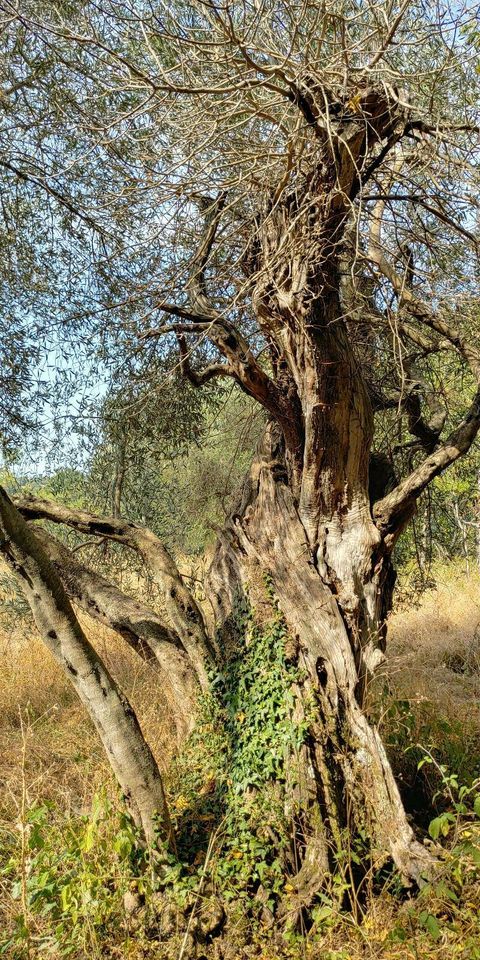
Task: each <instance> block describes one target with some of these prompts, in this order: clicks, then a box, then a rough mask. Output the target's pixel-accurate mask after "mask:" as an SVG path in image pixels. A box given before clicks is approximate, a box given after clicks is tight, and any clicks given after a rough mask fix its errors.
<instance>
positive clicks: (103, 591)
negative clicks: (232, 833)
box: [35, 527, 198, 739]
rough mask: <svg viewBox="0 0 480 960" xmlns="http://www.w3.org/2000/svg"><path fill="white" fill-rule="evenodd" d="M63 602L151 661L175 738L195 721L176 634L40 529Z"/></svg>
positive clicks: (189, 677) (192, 683) (187, 666)
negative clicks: (169, 710)
mask: <svg viewBox="0 0 480 960" xmlns="http://www.w3.org/2000/svg"><path fill="white" fill-rule="evenodd" d="M35 536H36V537H37V539H38V540H40V542H41V544H42V546H43V548H44V550H45V552H46V554H47V556H48V558H49V560H50V562H51V563H52V564H53V565H54V567H55V570H56V571H57V573H58V575H59V577H60V579H61V581H62V584H63V587H64V589H65V591H66V593H67V596H68V597H69V599H70V600H71V601H72V602H73V603H75V604H76V605H77V606H78V607H80V608H81V609H82V610H84V611H85V613H87V614H89V616H91V617H93V618H94V619H95V620H98V621H99V622H100V623H102V624H104V625H105V626H107V627H108V628H109V629H110V630H114V631H115V632H116V633H119V634H120V635H121V636H122V637H123V638H124V640H126V642H127V643H128V644H129V646H131V647H132V649H133V650H135V652H136V653H138V654H139V656H141V657H142V659H144V660H154V661H155V663H156V664H157V665H158V667H159V669H160V671H161V677H162V684H163V692H164V693H165V695H166V699H167V702H168V703H170V704H171V706H172V721H173V722H174V723H175V725H177V727H178V732H179V736H180V739H183V737H184V736H185V735H186V734H187V733H189V732H190V731H191V729H192V727H193V723H194V718H195V703H196V696H197V692H198V682H197V678H196V674H195V670H194V669H193V665H192V663H191V662H190V659H189V657H188V656H187V653H186V651H185V650H184V648H183V646H182V643H181V641H180V639H179V637H178V635H177V634H176V633H175V632H174V631H173V630H172V629H171V628H170V627H168V626H167V625H166V624H165V623H164V622H163V620H162V619H161V617H160V616H159V615H158V614H157V613H156V612H155V610H152V609H151V607H148V606H146V604H144V603H139V602H138V601H137V600H134V599H133V598H132V597H129V596H128V595H127V594H125V593H123V592H122V591H121V590H120V589H119V588H118V587H117V586H116V585H115V584H114V583H111V582H110V581H109V580H107V579H106V578H105V577H103V576H101V575H100V574H99V573H97V572H96V571H93V570H91V569H89V568H88V567H86V566H85V565H84V564H83V563H80V561H79V560H78V558H77V556H76V555H75V554H74V553H72V552H71V551H70V550H68V548H67V547H66V546H65V545H64V544H63V543H60V541H59V540H57V539H56V538H55V537H52V536H51V535H49V534H48V533H47V532H46V531H45V530H44V529H42V528H41V527H37V528H36V529H35Z"/></svg>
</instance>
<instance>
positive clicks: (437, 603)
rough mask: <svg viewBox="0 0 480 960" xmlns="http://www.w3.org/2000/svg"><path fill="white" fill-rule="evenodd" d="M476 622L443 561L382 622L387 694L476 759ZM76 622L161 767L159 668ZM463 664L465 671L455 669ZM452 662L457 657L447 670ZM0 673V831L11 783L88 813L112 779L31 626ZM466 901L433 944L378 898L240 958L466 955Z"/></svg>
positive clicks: (9, 810)
mask: <svg viewBox="0 0 480 960" xmlns="http://www.w3.org/2000/svg"><path fill="white" fill-rule="evenodd" d="M479 623H480V576H478V575H477V574H472V576H471V577H470V578H468V579H467V578H465V576H464V574H463V575H462V574H461V573H460V572H459V571H458V570H457V569H456V568H454V567H451V568H450V569H449V570H443V571H439V572H438V586H437V588H436V589H434V590H430V591H428V592H427V593H426V594H425V595H424V596H423V598H422V600H421V603H420V604H419V606H418V607H417V608H415V609H414V608H407V607H406V606H403V607H402V608H400V609H398V610H397V612H396V613H395V615H394V616H393V617H392V620H391V628H390V643H389V654H388V659H387V664H386V667H385V677H386V679H387V682H388V684H389V685H390V687H391V688H392V689H394V692H395V696H398V697H405V698H408V699H410V700H412V701H414V702H415V703H416V704H417V705H418V707H419V711H420V712H419V716H420V715H421V712H422V710H425V711H426V714H425V715H426V716H427V719H428V722H430V719H431V717H432V716H440V715H442V716H445V717H447V718H448V719H449V720H450V721H452V722H453V724H454V725H455V724H457V726H458V728H459V729H460V731H461V732H460V734H459V733H458V731H457V733H456V734H455V736H457V738H458V739H459V741H461V742H460V748H461V747H462V743H467V741H468V749H469V750H473V751H475V750H476V751H477V755H476V762H477V764H478V763H480V658H479V662H477V661H476V659H475V657H476V649H477V639H476V633H477V626H478V624H479ZM83 626H84V628H85V629H86V631H87V632H88V634H89V636H90V639H91V640H92V642H93V643H94V644H95V646H96V648H97V649H98V651H99V653H100V655H101V656H102V657H103V658H104V660H105V661H106V664H107V666H108V668H109V669H110V671H111V672H112V673H113V675H114V676H115V677H116V679H117V680H118V682H119V683H120V685H121V686H122V687H123V689H124V690H125V691H126V693H127V695H128V697H129V698H130V700H131V701H132V703H133V705H134V707H135V710H136V711H137V714H138V716H139V719H140V722H141V725H142V728H143V729H144V731H145V734H146V736H147V738H148V740H149V742H150V744H151V746H152V749H153V751H154V753H155V755H156V757H157V759H158V761H159V764H160V766H161V768H162V769H163V770H166V769H167V767H168V763H169V759H170V757H171V754H172V752H173V750H174V749H175V744H174V743H173V742H172V723H171V719H170V717H169V715H168V707H167V704H166V703H165V702H164V701H163V700H162V693H161V685H160V684H159V680H158V674H157V673H156V671H155V669H154V668H153V667H151V666H149V665H146V664H144V663H142V662H141V661H140V660H139V659H138V658H137V657H136V655H135V654H134V653H133V652H132V651H131V650H130V649H129V648H128V646H127V645H126V644H125V643H124V642H123V641H121V640H120V639H119V638H118V637H117V636H116V635H114V634H113V633H111V632H110V631H108V630H105V629H102V628H99V626H98V625H97V624H94V623H92V622H90V621H88V619H87V618H85V620H83ZM479 645H480V642H479ZM456 657H457V658H458V659H457V660H455V658H456ZM452 658H453V660H452ZM462 662H464V663H466V664H467V665H468V667H467V669H466V671H464V672H461V673H458V672H456V669H457V667H458V664H460V666H461V664H462ZM452 664H453V665H454V666H455V664H456V667H455V670H452V669H451V666H452ZM476 665H477V666H478V670H477V669H476ZM0 676H1V678H2V679H1V683H0V826H1V827H2V828H3V830H10V831H12V830H14V829H15V824H16V822H18V819H19V810H20V804H21V799H22V789H24V790H25V791H26V799H27V803H28V805H33V804H35V803H39V802H44V801H45V800H47V801H48V800H51V801H53V802H54V804H55V807H56V808H57V809H58V810H59V811H62V815H63V816H65V815H66V816H68V815H69V813H70V812H72V813H78V812H83V811H85V812H88V811H89V810H90V806H91V801H92V797H93V795H94V793H95V791H96V790H97V789H98V787H99V786H100V784H104V783H106V782H108V783H112V778H111V774H110V771H109V767H108V763H107V761H106V759H105V757H104V755H103V751H102V748H101V745H100V743H99V741H98V738H97V735H96V733H95V730H94V728H93V726H92V724H91V722H90V721H89V720H88V718H87V716H86V714H85V712H84V710H83V708H82V706H81V704H80V703H79V701H78V699H77V697H76V695H75V693H74V691H73V689H72V688H71V686H70V685H69V683H68V680H67V679H66V678H65V677H64V676H63V674H62V672H61V670H60V668H59V667H58V666H57V664H56V663H55V662H54V660H53V657H52V656H51V655H50V653H49V652H48V650H46V649H45V647H44V646H43V644H42V643H41V641H40V640H39V638H38V637H36V636H35V634H34V633H33V631H32V630H30V629H27V630H25V629H24V628H22V627H21V625H17V627H16V628H12V629H11V630H10V631H7V630H5V629H4V630H2V631H0ZM429 718H430V719H429ZM385 723H387V721H385ZM22 728H23V729H22ZM463 733H465V738H464V740H462V736H463ZM467 734H468V737H467ZM25 738H26V741H27V742H26V750H23V747H24V746H25ZM472 744H473V746H472ZM473 759H474V760H475V757H474V758H473ZM465 896H467V890H465ZM468 900H469V903H471V907H468V908H467V907H466V908H465V918H464V919H462V918H461V913H460V908H458V909H457V908H455V909H456V910H457V913H458V935H457V933H455V931H453V932H449V933H448V934H445V935H443V936H442V939H441V941H439V942H438V943H433V942H430V941H429V940H428V938H426V934H425V932H424V931H421V930H420V931H419V927H418V911H417V914H415V915H414V916H413V919H411V920H410V919H409V914H408V909H407V908H405V907H402V908H400V911H399V906H398V901H396V900H395V899H394V898H393V897H392V898H390V897H389V895H388V894H385V895H383V896H382V897H381V898H380V899H378V900H377V901H374V902H373V903H372V905H371V908H370V910H369V913H368V916H367V917H366V919H365V921H364V923H363V924H362V925H352V924H351V922H350V921H349V920H348V918H346V919H345V922H344V923H343V921H342V923H341V924H340V926H337V927H336V928H335V930H332V932H331V934H327V935H326V936H325V939H324V940H323V941H322V940H320V941H319V942H317V944H316V945H315V947H313V945H312V946H311V947H310V946H309V945H307V944H306V945H304V947H302V948H301V949H300V948H298V952H295V951H294V950H293V949H292V952H291V953H289V952H288V951H287V952H283V949H282V951H280V950H278V952H277V948H276V947H275V946H274V945H273V944H269V943H268V941H267V942H265V941H264V942H262V943H261V944H260V945H259V946H258V950H257V952H256V953H252V954H251V955H252V956H263V957H264V960H275V958H277V957H278V958H280V957H285V958H286V957H301V956H302V957H310V958H311V960H313V958H314V957H315V958H316V957H319V956H322V955H325V956H328V957H329V958H330V957H332V956H336V957H338V958H339V960H340V958H341V960H360V958H371V960H373V958H384V960H387V958H395V960H427V958H428V960H450V957H457V958H459V960H460V958H461V960H472V958H473V957H474V956H475V957H480V952H479V953H478V954H476V953H474V949H475V946H472V943H473V944H475V942H476V941H475V936H476V934H475V930H476V929H477V927H476V923H477V921H476V920H475V917H476V909H477V907H478V906H479V905H480V903H479V898H478V891H477V893H475V891H474V890H470V891H468ZM475 904H476V906H475V909H473V906H474V905H475ZM447 909H448V905H447ZM439 915H441V910H440V914H439ZM399 920H401V923H402V925H403V926H404V927H406V928H407V929H408V928H409V927H408V925H409V924H410V923H411V924H412V933H411V942H408V943H404V944H401V943H393V942H392V941H391V933H392V931H393V930H394V929H395V927H396V925H397V921H399ZM414 927H415V929H414ZM472 937H473V940H472ZM463 944H465V946H463ZM172 949H173V947H172ZM295 949H296V948H295ZM319 950H320V953H319V952H318V951H319ZM479 950H480V943H479ZM259 951H260V952H259ZM329 951H332V953H330V952H329ZM336 951H338V952H336ZM108 955H109V956H113V953H112V954H110V953H109V954H108ZM123 955H125V956H127V954H122V956H123ZM246 955H247V954H245V956H246ZM128 956H129V957H130V958H132V960H133V958H134V957H135V958H136V957H137V956H147V954H143V953H142V952H141V951H140V953H138V954H137V953H136V952H135V949H134V944H133V943H132V945H131V951H130V949H129V951H128ZM148 956H150V954H148ZM153 956H155V957H157V956H158V957H160V956H162V957H163V956H164V955H163V954H160V953H158V954H155V953H153V954H152V957H153ZM165 956H167V954H165ZM175 956H176V953H175ZM240 956H242V958H243V956H244V954H243V953H242V954H241V955H240V954H239V957H240ZM173 957H174V955H173V954H172V960H173Z"/></svg>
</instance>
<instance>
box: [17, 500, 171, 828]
mask: <svg viewBox="0 0 480 960" xmlns="http://www.w3.org/2000/svg"><path fill="white" fill-rule="evenodd" d="M0 551H1V553H2V554H3V557H4V558H5V560H6V562H7V564H8V565H9V567H10V568H11V569H12V571H13V572H14V574H15V575H16V577H17V578H18V580H19V581H20V584H21V586H22V589H23V592H24V593H25V596H26V598H27V601H28V603H29V605H30V608H31V610H32V613H33V617H34V619H35V622H36V624H37V627H38V630H39V632H40V635H41V637H42V639H43V641H44V642H45V644H46V646H47V647H48V648H49V650H51V652H52V654H53V656H54V657H55V659H56V660H57V662H58V663H59V664H60V666H61V667H62V669H63V670H65V672H66V673H67V676H68V677H69V679H70V681H71V683H72V684H73V686H74V688H75V690H76V691H77V693H78V695H79V697H80V699H81V701H82V703H83V704H84V706H85V707H86V709H87V710H88V712H89V714H90V716H91V719H92V721H93V723H94V724H95V727H96V729H97V731H98V734H99V736H100V739H101V741H102V743H103V745H104V747H105V750H106V752H107V755H108V757H109V760H110V763H111V765H112V767H113V770H114V773H115V775H116V777H117V780H118V782H119V784H120V786H121V789H122V791H123V793H124V794H125V797H126V799H127V802H128V804H129V806H130V809H131V811H132V814H133V816H134V817H135V819H136V821H137V823H138V825H139V826H141V827H142V829H143V831H144V833H145V837H146V839H147V841H148V842H149V843H152V844H153V843H154V842H155V840H156V838H157V833H159V834H160V837H161V839H162V840H165V841H167V842H169V843H170V844H171V845H173V846H174V840H173V834H172V829H171V825H170V820H169V816H168V810H167V806H166V802H165V796H164V792H163V785H162V780H161V777H160V773H159V771H158V767H157V764H156V762H155V760H154V757H153V755H152V753H151V750H150V748H149V746H148V744H147V743H146V741H145V739H144V737H143V734H142V732H141V729H140V726H139V724H138V721H137V718H136V716H135V714H134V712H133V709H132V707H131V706H130V704H129V703H128V701H127V699H126V697H125V696H124V695H123V694H122V693H121V692H120V691H119V690H118V689H117V687H116V685H115V682H114V680H113V679H112V677H111V676H110V674H109V673H108V670H107V669H106V667H105V664H104V663H103V662H102V660H101V659H100V657H99V656H98V654H97V653H96V651H95V650H94V649H93V647H92V646H91V644H90V643H89V641H88V639H87V637H86V636H85V634H84V633H83V631H82V629H81V627H80V624H79V623H78V620H77V618H76V617H75V614H74V612H73V609H72V607H71V604H70V601H69V599H68V597H67V595H66V593H65V590H64V588H63V586H62V583H61V580H60V578H59V577H58V574H57V573H56V570H55V568H54V566H53V565H52V563H50V561H49V559H48V557H47V555H46V553H45V551H44V549H43V547H42V545H41V543H40V541H39V540H38V539H37V538H36V537H35V535H34V533H33V532H32V530H31V529H30V528H29V526H28V524H27V523H25V520H24V519H23V518H22V517H21V515H20V514H19V512H18V510H16V509H15V507H14V505H13V504H12V502H11V500H10V499H9V497H8V495H7V494H6V492H5V491H4V490H3V489H2V488H0Z"/></svg>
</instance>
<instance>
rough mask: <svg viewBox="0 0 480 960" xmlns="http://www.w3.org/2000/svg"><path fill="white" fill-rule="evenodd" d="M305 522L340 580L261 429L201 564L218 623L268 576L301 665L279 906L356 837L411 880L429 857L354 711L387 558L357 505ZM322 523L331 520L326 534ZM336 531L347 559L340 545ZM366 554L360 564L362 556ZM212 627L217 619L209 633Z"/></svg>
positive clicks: (384, 597) (303, 901) (374, 651)
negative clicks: (287, 892)
mask: <svg viewBox="0 0 480 960" xmlns="http://www.w3.org/2000/svg"><path fill="white" fill-rule="evenodd" d="M328 527H329V529H328V530H326V529H325V526H324V525H323V524H322V525H320V524H319V525H318V527H316V529H317V531H318V533H319V536H320V538H321V539H322V543H323V544H325V543H326V544H328V545H329V549H328V556H329V558H330V561H331V559H332V557H333V556H334V551H333V550H332V548H331V547H330V544H331V543H332V541H333V544H334V546H335V547H336V550H337V552H336V556H337V557H342V562H343V564H344V566H343V568H342V569H343V570H344V571H345V573H343V575H342V577H343V578H342V579H341V578H340V574H339V566H338V563H337V566H336V569H335V571H333V568H332V567H331V566H330V563H327V562H326V561H325V554H326V553H327V551H325V549H322V554H321V558H322V559H321V561H320V562H318V559H317V556H316V555H317V554H318V547H317V551H314V550H312V547H311V545H310V543H309V539H308V535H307V533H306V530H305V526H304V524H303V523H302V520H301V517H300V513H299V509H298V505H297V504H296V503H295V499H294V496H293V495H292V491H291V489H290V487H289V485H288V482H287V474H286V469H285V460H284V457H283V452H282V444H281V442H280V441H279V439H278V435H277V431H276V430H275V428H272V427H270V428H268V430H267V433H266V436H265V438H264V442H263V447H262V449H261V450H260V451H259V453H258V455H257V458H256V460H255V463H254V465H253V468H252V471H251V474H250V476H249V478H248V481H247V484H246V486H245V489H244V491H243V496H242V499H241V501H240V502H239V503H238V504H237V507H236V510H235V511H234V513H233V514H232V517H231V520H230V523H229V525H228V528H227V529H226V530H225V531H224V533H223V534H222V537H221V539H220V541H219V543H218V546H217V551H216V555H215V558H214V561H213V565H212V569H211V571H210V585H211V590H212V598H213V599H214V602H215V607H216V613H217V620H218V623H219V624H221V625H222V626H223V630H224V631H225V630H226V629H227V627H228V622H229V617H230V615H231V614H232V611H234V609H235V605H236V603H237V602H238V598H239V595H242V596H243V595H248V597H249V599H250V601H251V603H252V604H253V606H254V607H255V606H257V607H258V606H259V605H260V604H261V603H262V602H263V603H264V602H265V597H264V591H263V587H262V580H263V577H264V575H265V574H267V575H268V577H269V579H270V582H271V584H272V588H273V591H274V593H275V596H276V598H277V600H278V604H279V607H280V609H281V611H282V613H283V615H284V617H285V621H286V623H287V625H288V627H289V632H290V636H291V641H292V642H291V648H290V649H289V652H288V656H289V659H290V660H292V659H293V660H295V661H296V663H297V664H298V667H299V668H300V676H301V678H302V679H301V681H300V682H299V683H298V685H297V687H296V690H295V697H296V708H295V712H296V718H297V720H298V722H299V723H300V722H303V721H304V720H305V718H306V717H308V718H309V733H308V737H307V739H306V741H305V743H304V746H303V748H302V751H301V755H300V758H299V757H298V756H297V757H293V756H292V758H291V761H290V762H291V765H292V771H291V777H290V780H291V783H292V784H295V786H292V788H291V796H290V797H288V796H287V797H286V802H287V805H288V806H289V808H290V809H291V810H292V811H294V810H295V811H296V814H295V816H294V831H293V835H292V843H293V844H295V846H296V848H297V849H296V857H295V859H296V860H297V862H298V861H300V864H301V866H300V869H299V871H298V873H297V876H296V881H295V884H294V887H295V890H294V893H293V895H292V897H291V898H290V899H293V900H294V901H295V904H296V907H295V908H292V904H291V903H289V904H285V905H284V908H285V909H286V910H288V911H290V910H291V909H299V908H302V907H304V906H308V904H309V903H310V902H311V900H312V898H313V897H314V896H315V894H316V893H318V891H319V889H320V888H321V886H322V885H323V883H324V882H325V878H326V874H327V873H328V872H329V871H330V870H331V869H332V868H333V865H334V862H337V863H338V858H339V857H341V856H342V854H343V855H344V854H345V850H346V848H347V847H348V846H349V845H351V844H353V842H354V839H355V837H358V836H360V835H361V836H362V837H364V838H365V837H367V838H368V847H369V850H368V856H367V859H369V860H370V864H374V865H375V866H376V867H378V866H381V865H382V864H384V863H385V862H387V861H388V860H391V861H393V863H394V864H395V865H396V866H397V868H398V869H399V871H400V872H401V874H402V875H403V876H404V878H406V879H408V880H412V879H413V880H415V881H416V882H419V881H421V878H422V875H423V874H425V873H427V872H428V868H429V864H430V859H429V856H428V854H427V852H426V851H425V849H424V848H423V847H422V846H421V844H420V843H418V842H417V841H416V840H415V837H414V835H413V832H412V829H411V827H410V825H409V823H408V821H407V818H406V815H405V811H404V809H403V806H402V802H401V799H400V795H399V792H398V789H397V786H396V784H395V780H394V777H393V774H392V771H391V768H390V764H389V761H388V759H387V756H386V753H385V750H384V747H383V745H382V742H381V739H380V737H379V734H378V732H377V731H376V729H375V728H374V727H373V726H372V725H371V724H370V723H369V722H368V721H367V718H366V716H365V714H364V713H363V711H362V702H363V691H364V684H365V678H366V676H367V674H368V673H369V672H370V669H371V668H372V666H373V665H374V664H375V661H376V660H378V658H379V657H381V656H382V654H381V648H382V647H383V645H384V617H385V612H386V608H387V607H388V603H389V594H390V587H391V569H390V564H389V561H388V560H387V559H386V558H382V557H381V555H380V554H379V545H378V537H376V536H374V535H372V533H371V531H370V525H369V524H367V523H366V522H365V517H364V516H362V513H361V511H360V510H359V508H358V504H355V505H352V507H351V508H350V509H346V508H345V506H344V508H343V510H342V509H338V510H337V513H336V514H335V515H333V516H332V519H330V520H329V521H328ZM332 527H333V528H334V529H335V530H336V538H337V539H335V534H334V532H333V531H332ZM343 531H345V536H346V538H347V544H348V562H347V559H346V551H347V546H345V545H343V546H344V548H345V553H344V552H343V550H342V549H341V548H342V544H341V532H343ZM368 554H369V562H368V563H367V562H366V560H367V555H368ZM221 634H222V627H221V628H220V635H221Z"/></svg>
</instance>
